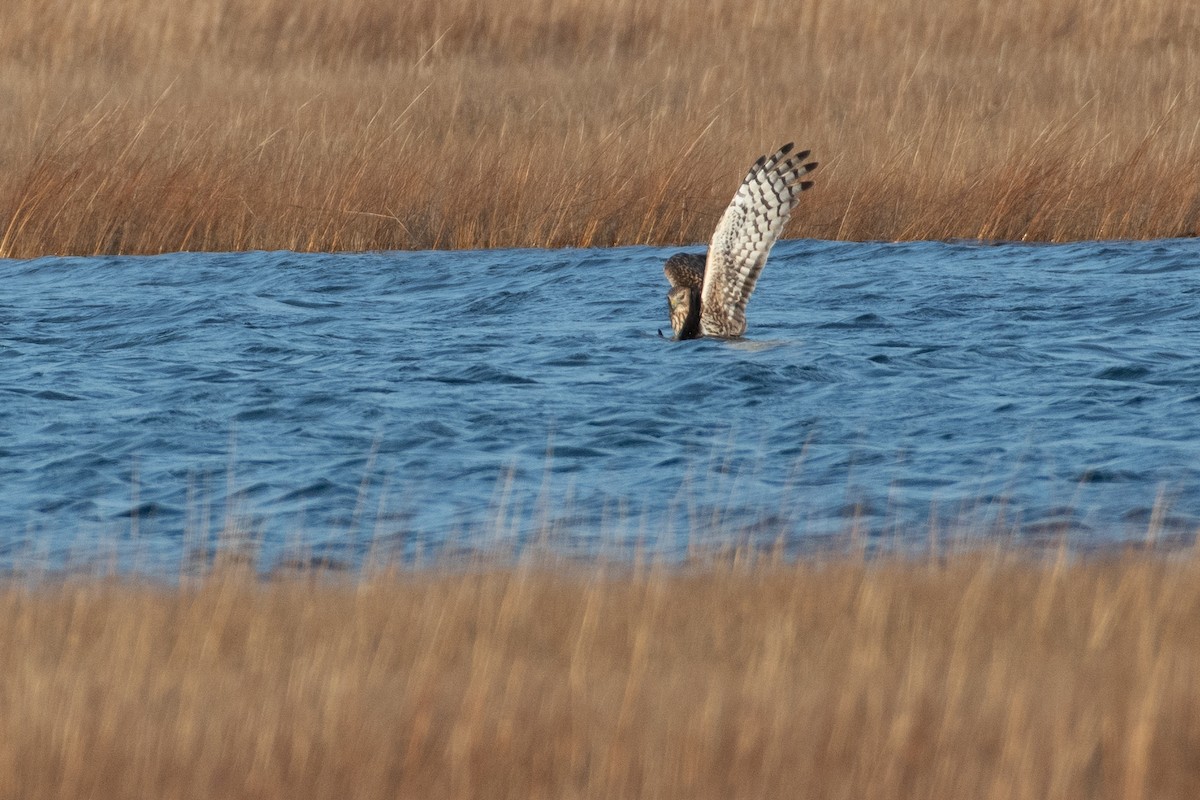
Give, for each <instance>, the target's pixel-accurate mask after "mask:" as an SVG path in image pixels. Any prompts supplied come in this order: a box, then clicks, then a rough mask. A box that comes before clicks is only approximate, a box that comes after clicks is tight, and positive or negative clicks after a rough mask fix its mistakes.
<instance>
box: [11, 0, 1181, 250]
mask: <svg viewBox="0 0 1200 800" xmlns="http://www.w3.org/2000/svg"><path fill="white" fill-rule="evenodd" d="M1198 74H1200V6H1197V4H1195V3H1193V2H1191V0H1162V1H1161V2H1159V1H1158V0H1111V2H1106V3H1099V2H1091V3H1088V2H1084V3H1080V2H1078V0H1035V1H1034V2H1028V1H1027V0H997V2H990V3H976V2H969V1H968V0H895V2H884V1H883V0H821V2H816V0H811V1H809V2H803V3H792V2H782V0H752V1H751V2H749V3H747V2H744V0H708V2H704V3H693V2H690V1H688V0H666V2H662V3H645V2H641V1H640V0H587V1H586V2H584V0H504V2H500V0H482V1H479V0H472V1H471V2H468V0H445V2H441V1H439V2H434V0H415V1H414V2H411V3H395V2H392V1H391V0H190V1H189V2H166V3H162V2H158V0H104V1H103V2H101V1H100V0H90V2H88V1H86V0H85V2H76V3H63V2H59V1H58V0H12V2H10V3H9V4H8V5H7V6H6V11H5V35H4V36H3V37H0V99H2V100H3V103H4V107H5V112H6V113H5V114H4V115H3V117H2V118H0V256H22V257H23V256H36V255H42V254H48V253H78V254H95V253H153V252H161V251H173V250H197V249H202V250H241V249H256V248H263V249H274V248H286V249H293V250H322V251H325V250H359V249H373V248H474V247H510V246H537V247H558V246H600V245H613V244H634V243H668V242H698V241H704V240H706V239H707V238H708V236H709V234H710V233H711V230H712V227H713V225H714V221H715V219H716V217H717V216H718V214H719V213H720V210H721V209H722V207H723V206H724V204H725V203H726V202H727V201H728V199H729V197H730V196H731V194H732V191H733V189H734V187H735V186H736V185H737V182H738V181H739V180H740V178H741V176H742V174H743V171H744V169H745V168H746V166H747V165H748V164H749V162H750V161H751V160H752V159H753V158H754V157H756V156H757V155H759V154H760V153H762V152H765V151H767V150H769V149H771V148H774V147H775V146H777V145H779V144H780V143H782V142H784V141H788V140H791V139H796V140H797V141H798V142H799V143H800V144H801V146H803V147H811V148H812V149H813V150H814V152H815V155H816V157H818V158H819V159H820V160H821V161H822V167H821V169H820V171H819V172H818V173H817V174H816V178H817V181H818V184H817V188H816V190H814V191H813V192H811V193H808V194H806V195H805V198H804V203H803V206H802V211H801V212H800V213H798V214H797V216H796V219H795V221H794V222H793V223H792V225H791V227H790V228H789V231H788V235H791V236H809V237H822V238H838V239H924V238H950V237H961V238H979V239H1026V240H1044V241H1061V240H1070V239H1090V238H1143V237H1161V236H1190V235H1196V234H1197V233H1198V232H1200V117H1198V116H1197V115H1196V113H1195V109H1196V108H1200V82H1197V81H1196V80H1195V79H1194V76H1195V75H1198Z"/></svg>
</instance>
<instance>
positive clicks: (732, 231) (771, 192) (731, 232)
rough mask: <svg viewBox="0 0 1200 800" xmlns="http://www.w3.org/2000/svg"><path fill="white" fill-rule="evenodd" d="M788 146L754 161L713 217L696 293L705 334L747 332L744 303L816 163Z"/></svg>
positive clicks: (719, 334) (739, 333)
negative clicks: (701, 280)
mask: <svg viewBox="0 0 1200 800" xmlns="http://www.w3.org/2000/svg"><path fill="white" fill-rule="evenodd" d="M791 152H792V143H791V142H789V143H788V144H785V145H784V146H783V147H781V148H779V150H778V152H776V153H775V155H773V156H771V157H770V158H768V157H767V156H761V157H760V158H759V159H758V161H755V162H754V165H753V166H752V167H750V172H749V173H747V175H746V179H745V180H744V181H742V185H741V187H740V188H738V190H737V194H735V195H734V196H733V202H731V203H730V204H729V207H728V208H727V209H725V214H724V215H723V216H722V217H721V221H720V222H719V223H717V229H716V231H715V232H714V233H713V238H712V243H711V244H709V247H708V261H707V263H706V265H705V268H704V287H703V289H702V291H701V297H700V325H701V328H702V330H703V332H704V333H705V334H707V335H709V336H741V335H742V334H743V333H745V332H746V303H747V302H748V301H749V300H750V293H751V292H753V291H754V285H755V284H756V283H757V282H758V276H759V275H760V274H761V273H762V268H763V265H764V264H766V263H767V255H768V254H769V253H770V252H771V246H772V245H774V244H775V240H776V239H778V238H779V235H780V234H781V233H783V227H784V225H786V224H787V221H788V218H789V217H790V216H791V214H792V209H793V208H795V207H796V202H797V201H798V199H799V197H800V193H801V192H803V191H804V190H805V189H808V188H809V187H811V186H812V181H805V180H801V178H802V177H803V176H804V175H806V174H808V173H809V172H812V171H813V170H814V169H816V168H817V163H816V162H815V161H812V162H809V163H807V164H804V163H801V162H803V161H804V159H806V158H808V154H809V151H808V150H803V151H801V152H799V153H796V154H795V155H793V156H791V157H789V156H788V154H789V153H791ZM667 277H668V278H669V277H670V275H668V276H667Z"/></svg>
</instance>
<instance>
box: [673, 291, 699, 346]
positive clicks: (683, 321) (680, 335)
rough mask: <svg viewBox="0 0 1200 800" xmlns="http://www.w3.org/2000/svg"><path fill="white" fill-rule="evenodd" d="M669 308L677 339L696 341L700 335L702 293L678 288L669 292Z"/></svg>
mask: <svg viewBox="0 0 1200 800" xmlns="http://www.w3.org/2000/svg"><path fill="white" fill-rule="evenodd" d="M667 306H668V310H669V312H670V316H671V328H672V329H673V330H674V331H675V338H676V339H694V338H696V337H697V336H699V335H700V292H698V291H696V290H695V289H692V288H690V287H687V286H676V287H674V288H672V289H671V291H669V292H667Z"/></svg>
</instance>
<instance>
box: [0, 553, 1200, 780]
mask: <svg viewBox="0 0 1200 800" xmlns="http://www.w3.org/2000/svg"><path fill="white" fill-rule="evenodd" d="M0 642H2V643H3V646H2V647H0V674H2V675H3V676H4V679H3V680H2V681H0V709H3V712H2V713H0V795H3V796H5V797H22V798H43V797H45V798H49V797H105V798H125V797H129V798H134V797H138V798H141V797H175V798H191V797H196V798H201V797H203V798H208V797H226V798H237V797H254V798H272V797H281V798H282V797H287V798H317V797H336V798H347V797H355V798H357V797H362V798H368V797H388V798H395V797H447V798H452V797H489V798H491V797H495V798H504V797H514V798H517V797H519V798H528V797H561V798H569V797H605V798H609V797H664V798H671V797H686V798H706V797H712V798H722V800H725V799H727V798H738V797H810V798H864V800H870V799H871V798H887V800H894V798H906V797H972V798H1037V800H1041V798H1046V797H1055V798H1084V797H1086V798H1109V797H1111V798H1122V799H1123V800H1128V799H1129V798H1140V797H1145V798H1193V797H1196V796H1197V795H1198V793H1200V761H1198V760H1197V759H1196V757H1195V755H1196V753H1197V752H1200V669H1198V668H1197V658H1198V656H1197V654H1198V653H1200V559H1198V558H1197V557H1196V556H1195V555H1192V554H1189V553H1186V552H1182V553H1181V552H1178V551H1177V552H1174V553H1171V554H1164V553H1162V552H1133V551H1130V552H1126V553H1124V554H1119V555H1114V554H1110V555H1108V556H1101V555H1093V556H1089V557H1086V558H1077V557H1070V556H1068V555H1067V554H1066V553H1065V552H1060V553H1058V554H1057V555H1051V556H1049V557H1045V556H1044V555H1043V556H1033V555H1031V554H1029V553H1022V552H1021V551H1011V550H1008V551H1005V550H995V551H986V552H985V551H975V552H968V553H959V554H957V555H950V556H947V557H944V558H938V559H924V558H904V557H898V556H885V557H881V558H873V559H863V558H861V557H845V556H839V557H829V558H813V559H805V560H801V561H799V562H788V561H783V560H780V559H778V558H772V557H762V556H760V557H758V558H755V557H750V556H748V555H746V554H740V555H737V556H732V557H723V558H718V559H711V560H706V561H705V560H702V561H697V562H695V563H691V564H688V565H684V566H682V567H681V566H675V567H671V568H668V567H664V566H656V565H649V564H641V565H639V564H631V563H625V564H621V565H612V564H609V565H605V564H603V563H591V564H589V565H582V564H578V563H563V562H547V561H539V560H537V559H526V560H522V561H518V562H516V563H507V564H504V563H488V562H487V561H483V562H477V563H472V564H470V565H466V566H464V565H461V564H460V565H457V566H444V567H432V568H424V569H420V570H415V571H408V570H390V571H389V570H385V571H378V572H374V573H369V574H363V575H360V576H349V575H345V574H342V575H335V574H329V573H304V572H298V573H294V574H292V575H290V576H283V577H278V578H276V579H274V580H270V581H263V580H260V579H258V578H257V577H255V576H254V574H253V572H251V571H249V570H247V569H245V568H239V567H237V566H227V567H225V568H223V569H219V570H216V571H214V572H212V573H211V574H209V575H208V576H207V577H204V578H202V579H193V580H185V581H184V582H183V583H182V584H180V585H176V586H166V585H157V584H154V583H150V582H143V581H138V580H136V579H133V578H124V579H112V580H97V579H94V578H88V579H78V580H76V579H57V580H49V581H40V582H37V581H35V582H30V583H24V582H20V581H18V580H15V579H8V580H7V581H6V582H4V583H3V584H0Z"/></svg>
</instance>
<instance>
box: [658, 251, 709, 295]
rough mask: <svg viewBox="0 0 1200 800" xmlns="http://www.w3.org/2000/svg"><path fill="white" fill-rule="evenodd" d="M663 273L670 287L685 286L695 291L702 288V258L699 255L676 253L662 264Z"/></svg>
mask: <svg viewBox="0 0 1200 800" xmlns="http://www.w3.org/2000/svg"><path fill="white" fill-rule="evenodd" d="M663 272H665V273H666V274H667V280H669V281H670V282H671V286H686V287H687V288H689V289H695V290H696V291H701V290H702V289H703V288H704V256H702V255H700V254H699V253H676V254H675V255H673V256H671V257H670V258H668V259H667V263H665V264H663Z"/></svg>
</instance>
